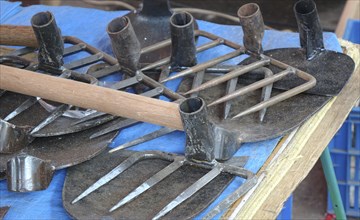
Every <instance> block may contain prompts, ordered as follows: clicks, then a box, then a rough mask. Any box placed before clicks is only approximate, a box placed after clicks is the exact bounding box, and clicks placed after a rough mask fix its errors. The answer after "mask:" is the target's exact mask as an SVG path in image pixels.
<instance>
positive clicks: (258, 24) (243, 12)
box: [237, 3, 264, 54]
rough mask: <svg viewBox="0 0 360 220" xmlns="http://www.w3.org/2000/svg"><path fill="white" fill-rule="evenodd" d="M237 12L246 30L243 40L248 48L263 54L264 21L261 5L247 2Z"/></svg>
mask: <svg viewBox="0 0 360 220" xmlns="http://www.w3.org/2000/svg"><path fill="white" fill-rule="evenodd" d="M237 14H238V17H239V18H240V24H241V26H242V29H243V31H244V38H243V42H244V46H245V48H246V50H248V51H250V52H252V53H255V54H261V53H262V52H263V48H262V39H263V37H264V21H263V17H262V15H261V11H260V7H259V5H257V4H255V3H249V4H245V5H243V6H241V7H240V8H239V10H238V12H237Z"/></svg>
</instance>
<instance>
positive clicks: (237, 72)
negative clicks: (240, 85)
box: [185, 59, 270, 95]
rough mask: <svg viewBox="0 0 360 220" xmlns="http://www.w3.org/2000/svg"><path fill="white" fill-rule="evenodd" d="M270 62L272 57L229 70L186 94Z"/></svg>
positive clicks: (217, 83)
mask: <svg viewBox="0 0 360 220" xmlns="http://www.w3.org/2000/svg"><path fill="white" fill-rule="evenodd" d="M268 64H270V59H262V60H259V61H256V62H254V63H251V64H248V65H245V66H243V67H239V68H237V69H236V70H233V71H231V72H229V73H227V74H224V75H223V76H220V77H216V78H215V79H212V80H210V81H208V82H206V83H204V84H202V85H201V86H199V87H197V88H195V89H191V90H189V91H187V92H186V93H185V95H189V94H191V93H194V92H199V91H202V90H204V89H207V88H210V87H213V86H216V85H219V84H221V83H223V82H226V81H229V80H230V79H232V78H235V77H239V76H241V75H243V74H245V73H247V72H250V71H252V70H255V69H257V68H260V67H263V66H266V65H268Z"/></svg>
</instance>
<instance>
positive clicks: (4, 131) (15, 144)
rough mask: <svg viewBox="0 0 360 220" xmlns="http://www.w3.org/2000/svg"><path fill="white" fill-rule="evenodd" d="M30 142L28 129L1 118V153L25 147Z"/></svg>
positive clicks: (13, 151) (8, 152)
mask: <svg viewBox="0 0 360 220" xmlns="http://www.w3.org/2000/svg"><path fill="white" fill-rule="evenodd" d="M29 142H30V138H29V136H28V135H27V131H26V130H25V129H22V128H18V127H17V126H15V125H13V124H11V123H9V122H6V121H4V120H1V119H0V153H2V154H11V153H15V152H16V151H19V150H21V149H23V148H25V147H26V146H27V145H28V144H29Z"/></svg>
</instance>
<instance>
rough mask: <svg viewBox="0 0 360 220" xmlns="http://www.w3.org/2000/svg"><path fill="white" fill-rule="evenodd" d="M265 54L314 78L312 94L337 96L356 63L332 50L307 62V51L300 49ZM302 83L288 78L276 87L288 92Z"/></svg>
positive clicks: (275, 85) (269, 51) (325, 51)
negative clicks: (314, 84)
mask: <svg viewBox="0 0 360 220" xmlns="http://www.w3.org/2000/svg"><path fill="white" fill-rule="evenodd" d="M265 54H266V55H268V56H270V57H273V58H274V59H277V60H280V61H282V62H284V63H287V64H289V65H291V66H293V67H295V68H298V69H300V70H303V71H305V72H307V73H310V74H311V75H312V76H314V77H315V78H316V86H315V87H314V88H312V89H309V91H307V92H308V93H311V94H318V95H327V96H334V95H337V94H338V93H339V92H340V91H341V89H342V88H343V87H344V86H345V84H346V83H347V81H348V80H349V78H350V76H351V74H352V73H353V71H354V69H355V63H354V61H353V60H352V59H351V58H350V57H349V56H347V55H345V54H343V53H338V52H335V51H330V50H323V51H322V52H321V53H319V54H318V55H317V56H315V57H314V58H313V59H312V60H307V59H306V54H305V50H303V49H300V48H286V49H274V50H268V51H265ZM244 63H245V62H244ZM272 70H273V71H276V68H274V67H272ZM301 82H302V81H299V80H298V79H295V78H294V77H292V76H288V77H286V78H284V79H283V80H281V81H279V82H276V83H275V84H274V87H275V88H278V89H285V90H287V89H289V88H293V87H295V86H298V85H299V84H300V83H301Z"/></svg>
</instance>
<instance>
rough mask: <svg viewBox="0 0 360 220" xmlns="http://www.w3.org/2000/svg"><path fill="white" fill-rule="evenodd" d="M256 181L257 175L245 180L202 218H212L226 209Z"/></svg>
mask: <svg viewBox="0 0 360 220" xmlns="http://www.w3.org/2000/svg"><path fill="white" fill-rule="evenodd" d="M256 183H257V177H256V176H254V177H252V178H250V179H249V180H247V181H245V183H243V184H242V185H241V186H240V187H239V188H238V189H237V190H235V191H234V192H233V193H231V194H230V195H229V196H228V197H226V198H225V199H224V200H223V201H221V202H220V203H219V204H218V205H217V206H215V208H213V209H212V210H211V211H210V212H208V213H207V214H206V215H205V216H204V217H203V218H202V219H204V220H205V219H213V218H214V217H215V216H216V215H218V214H220V213H221V212H223V211H225V210H227V209H228V208H229V207H230V206H231V205H232V204H234V203H235V202H236V201H237V200H238V199H240V198H241V197H242V196H244V195H245V194H246V193H247V192H248V191H249V190H250V189H251V188H253V187H254V186H255V185H256Z"/></svg>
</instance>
